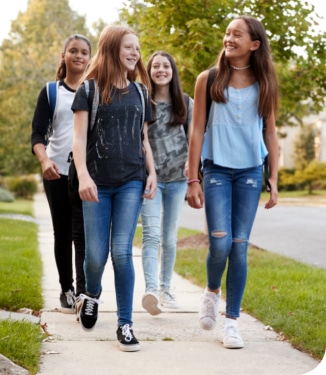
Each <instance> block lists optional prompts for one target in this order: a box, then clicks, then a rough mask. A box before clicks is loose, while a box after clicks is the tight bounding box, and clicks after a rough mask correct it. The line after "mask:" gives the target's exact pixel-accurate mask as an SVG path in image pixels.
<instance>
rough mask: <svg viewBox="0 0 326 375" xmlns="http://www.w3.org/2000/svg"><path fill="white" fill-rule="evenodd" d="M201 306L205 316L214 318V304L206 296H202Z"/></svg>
mask: <svg viewBox="0 0 326 375" xmlns="http://www.w3.org/2000/svg"><path fill="white" fill-rule="evenodd" d="M203 302H204V304H203V308H204V309H205V316H209V317H210V318H213V317H214V319H215V315H216V313H215V304H214V302H213V301H212V300H211V299H210V298H208V297H203Z"/></svg>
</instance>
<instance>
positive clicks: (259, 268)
mask: <svg viewBox="0 0 326 375" xmlns="http://www.w3.org/2000/svg"><path fill="white" fill-rule="evenodd" d="M186 233H189V234H187V235H192V234H195V233H200V232H198V231H190V232H189V231H188V230H187V229H183V228H180V229H179V234H178V237H179V238H181V236H184V235H185V234H186ZM140 238H141V227H139V228H138V231H137V234H136V237H135V241H136V242H135V243H140ZM135 246H136V245H135ZM206 255H207V248H198V249H197V248H196V249H183V250H179V251H177V260H176V265H175V271H176V272H177V273H178V274H179V275H181V276H182V277H184V278H186V279H188V280H189V281H191V282H193V283H194V284H196V285H199V286H201V287H203V288H204V287H205V286H206V282H207V280H206ZM248 269H249V272H248V281H247V286H246V291H245V295H244V299H243V303H242V308H243V310H244V311H245V312H247V313H248V314H250V315H252V316H255V317H256V318H257V319H258V320H260V321H261V322H262V323H263V324H264V325H266V326H271V327H272V328H273V329H274V330H275V332H277V333H279V334H280V336H281V337H282V338H283V339H285V340H288V341H289V342H290V343H291V344H292V345H293V346H294V347H295V348H297V349H299V350H301V351H304V352H306V353H309V354H310V355H312V356H313V357H314V358H316V359H319V360H321V359H322V358H323V356H324V354H325V348H326V328H325V311H326V298H325V285H326V270H325V269H322V268H316V267H313V266H309V265H305V264H302V263H299V262H297V261H295V260H292V259H290V258H287V257H284V256H281V255H278V254H275V253H271V252H268V251H264V250H260V249H256V248H250V249H249V253H248ZM224 286H225V275H224V278H223V282H222V289H223V288H224Z"/></svg>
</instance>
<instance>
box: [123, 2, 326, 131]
mask: <svg viewBox="0 0 326 375" xmlns="http://www.w3.org/2000/svg"><path fill="white" fill-rule="evenodd" d="M241 14H247V15H251V16H254V17H256V18H258V19H260V20H262V22H263V24H264V26H265V28H266V30H267V33H268V36H269V40H270V44H271V50H272V54H273V58H274V61H275V64H276V68H277V71H278V76H279V82H280V96H281V108H280V114H279V120H278V125H286V124H298V123H300V122H301V120H302V118H303V117H304V116H305V115H306V114H308V113H311V112H318V111H320V110H321V109H322V108H323V107H324V99H325V96H326V64H325V63H326V51H325V50H326V37H325V33H322V32H318V33H317V32H316V26H318V23H320V22H323V21H322V20H321V19H320V17H318V16H317V15H316V14H315V13H314V11H313V7H312V6H311V5H309V4H308V3H307V2H306V1H303V0H293V1H286V2H280V1H278V0H271V1H251V0H245V1H241V2H239V1H237V0H228V1H227V0H205V1H202V0H179V1H175V0H165V1H160V0H144V1H143V0H132V1H129V2H128V3H127V5H126V6H125V8H124V10H123V11H122V12H121V20H122V21H124V22H127V23H128V24H129V25H130V26H131V27H133V28H134V29H135V30H137V31H138V32H139V34H140V39H141V50H142V55H143V58H144V60H145V61H146V59H147V58H148V57H149V55H150V54H152V53H153V52H154V51H155V50H157V49H160V50H167V51H168V52H169V53H171V54H172V55H173V56H174V57H175V59H176V62H177V65H178V68H179V70H180V76H181V80H182V83H183V88H184V90H185V91H186V92H187V93H188V94H190V95H193V88H194V84H195V80H196V77H197V75H198V74H199V73H200V72H201V71H203V70H205V69H207V68H208V67H210V66H212V65H213V64H214V63H215V61H216V58H217V56H218V54H219V51H220V50H221V48H222V41H223V37H224V33H225V29H226V26H227V25H228V23H229V22H230V20H231V19H232V18H233V17H234V16H236V15H241Z"/></svg>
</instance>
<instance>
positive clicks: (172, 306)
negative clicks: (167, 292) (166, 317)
mask: <svg viewBox="0 0 326 375" xmlns="http://www.w3.org/2000/svg"><path fill="white" fill-rule="evenodd" d="M161 306H162V307H165V308H166V309H178V308H179V305H177V304H174V305H170V304H168V303H164V302H163V303H161Z"/></svg>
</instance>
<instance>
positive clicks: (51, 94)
mask: <svg viewBox="0 0 326 375" xmlns="http://www.w3.org/2000/svg"><path fill="white" fill-rule="evenodd" d="M57 83H58V81H52V82H47V83H46V93H47V95H48V101H49V105H50V110H51V122H52V121H53V115H54V111H55V106H56V102H57Z"/></svg>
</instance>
